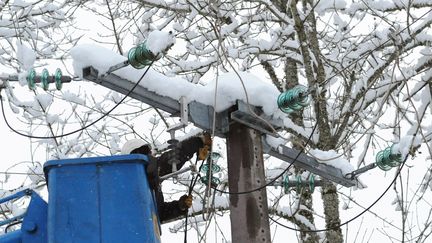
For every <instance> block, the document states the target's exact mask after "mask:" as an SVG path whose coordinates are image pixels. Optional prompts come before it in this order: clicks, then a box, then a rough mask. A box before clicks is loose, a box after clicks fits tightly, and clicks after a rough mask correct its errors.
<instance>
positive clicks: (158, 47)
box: [146, 30, 175, 55]
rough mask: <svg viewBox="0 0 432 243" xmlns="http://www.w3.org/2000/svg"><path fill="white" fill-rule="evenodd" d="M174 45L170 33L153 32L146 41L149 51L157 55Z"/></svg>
mask: <svg viewBox="0 0 432 243" xmlns="http://www.w3.org/2000/svg"><path fill="white" fill-rule="evenodd" d="M174 43H175V38H174V35H173V33H172V32H163V31H159V30H154V31H152V32H150V34H149V35H148V37H147V40H146V46H147V48H148V50H149V51H151V52H152V53H153V54H155V55H157V54H159V53H161V52H163V51H165V50H166V49H168V48H169V47H171V46H172V45H174Z"/></svg>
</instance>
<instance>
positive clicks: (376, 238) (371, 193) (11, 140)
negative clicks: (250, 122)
mask: <svg viewBox="0 0 432 243" xmlns="http://www.w3.org/2000/svg"><path fill="white" fill-rule="evenodd" d="M93 17H94V16H93V15H89V14H83V15H82V16H81V17H80V18H78V20H79V24H80V25H82V26H85V27H86V28H88V29H90V30H91V29H92V28H96V29H97V28H99V27H100V25H99V24H97V22H96V21H93ZM87 33H91V31H89V32H87ZM93 34H94V33H93ZM90 37H91V36H90V35H87V36H85V37H84V39H83V40H82V42H81V43H93V44H94V42H93V41H92V40H91V39H90ZM86 51H89V50H86ZM105 60H106V59H105ZM88 61H91V60H90V59H88ZM56 67H57V66H54V67H52V68H50V70H51V69H52V70H54V69H55V68H56ZM128 70H129V69H124V70H123V71H121V70H120V71H119V73H122V74H126V72H127V71H128ZM129 71H130V70H129ZM129 73H130V72H129ZM133 75H134V76H136V75H139V73H134V74H133ZM154 75H156V76H157V74H154ZM132 78H133V77H132ZM135 80H136V79H135ZM173 81H178V80H173ZM68 85H70V86H72V85H83V83H81V82H79V83H72V84H66V85H64V88H65V89H67V86H68ZM227 87H228V88H227V89H226V90H225V91H228V90H231V89H232V86H227ZM157 88H158V87H156V86H155V87H154V89H157ZM178 88H179V89H181V88H182V87H180V86H178ZM188 89H190V87H188ZM203 89H204V88H203ZM236 89H237V90H238V88H236ZM165 90H166V89H165ZM222 90H223V87H222ZM268 92H270V95H272V96H273V95H274V94H276V93H275V91H268ZM225 94H226V93H225ZM253 97H262V96H259V95H258V94H253ZM201 98H202V97H201ZM225 98H226V97H225ZM196 99H200V98H199V97H198V98H196ZM263 100H267V101H268V100H269V98H268V97H263ZM221 101H227V100H226V99H221ZM208 102H211V100H209V101H208ZM258 102H262V100H261V101H258ZM5 104H7V103H5ZM223 105H224V104H220V105H219V106H220V107H222V106H223ZM225 105H226V104H225ZM269 106H270V104H269ZM5 108H6V111H7V114H6V115H7V117H8V119H9V120H11V121H14V120H16V118H15V116H16V115H15V114H13V113H11V112H9V107H8V106H6V107H5ZM272 109H273V107H269V108H268V111H269V113H271V110H272ZM0 121H1V122H0V134H1V138H2V141H1V145H2V146H0V154H1V155H2V162H1V164H0V171H4V170H5V169H6V168H8V167H9V166H11V165H13V164H16V163H19V162H22V161H29V160H31V156H30V154H31V153H30V150H29V141H28V139H27V138H24V137H21V136H18V135H16V134H15V133H13V132H11V131H10V130H9V129H8V128H7V127H6V125H5V123H4V121H3V118H1V119H0ZM15 124H17V123H15ZM15 124H14V123H12V125H15ZM44 159H45V158H44V156H43V155H42V156H41V155H37V158H36V160H37V161H41V160H44ZM368 159H370V162H372V161H373V156H369V157H368ZM424 161H425V159H424V158H423V157H421V156H419V157H417V158H416V159H415V160H412V161H411V160H410V161H408V163H409V165H415V164H416V163H422V162H424ZM41 162H44V161H41ZM410 170H411V172H410V173H411V174H413V175H422V174H423V173H422V171H416V170H417V169H416V168H415V166H414V167H412V168H411V169H410ZM13 171H17V172H22V171H19V169H17V170H13ZM394 173H395V171H394V170H392V171H390V172H387V173H385V172H382V171H380V170H378V169H375V170H374V171H372V172H370V173H367V174H365V175H364V176H362V177H361V178H362V181H363V182H366V184H367V186H368V188H367V189H364V190H362V191H361V192H355V194H356V197H355V199H356V200H358V202H360V203H361V204H362V205H364V206H368V205H369V204H370V203H371V202H373V201H374V199H376V198H377V197H378V196H379V195H380V194H381V193H382V191H383V190H384V188H385V187H386V186H387V185H388V184H389V183H390V181H391V179H392V177H393V175H394ZM384 176H385V177H384ZM0 178H1V175H0ZM345 192H346V193H347V194H349V193H350V192H349V190H345ZM314 197H315V198H316V204H317V205H319V203H320V199H319V193H315V194H314ZM393 199H394V194H393V193H389V195H387V196H385V197H384V199H383V200H381V201H380V202H379V203H378V204H377V205H376V206H375V207H374V208H372V211H373V212H376V213H377V214H378V215H380V216H382V217H385V218H388V219H389V220H390V221H396V222H397V221H398V220H399V221H400V215H398V214H400V212H398V211H395V210H394V208H395V206H394V205H391V202H392V200H393ZM342 204H343V202H342ZM355 208H356V209H355V211H351V210H349V211H342V214H343V216H342V222H344V221H345V220H346V219H349V218H351V217H352V216H354V215H356V214H357V213H359V212H360V209H359V208H358V207H355ZM315 209H316V211H317V214H318V215H320V214H322V209H321V208H320V207H315ZM219 221H220V222H219ZM318 221H320V222H321V223H320V224H318V225H317V227H319V228H320V227H322V226H323V225H322V220H320V219H319V218H318ZM218 223H220V225H219V226H220V227H223V228H225V229H227V230H226V232H229V220H228V217H223V218H218ZM285 223H286V222H285ZM175 224H176V223H171V224H169V225H165V226H164V228H163V235H162V239H163V242H181V241H182V240H183V234H182V233H177V234H173V233H170V232H169V227H171V226H173V225H175ZM365 224H367V225H368V226H367V228H368V229H369V231H368V232H365V233H364V234H365V235H366V237H368V236H369V234H371V233H372V232H371V230H372V227H373V226H374V225H375V227H377V228H382V227H383V226H382V221H381V220H380V219H377V218H375V217H374V216H371V214H369V213H366V214H365V218H364V220H362V219H357V220H356V221H355V222H354V223H352V224H350V227H349V228H350V233H349V237H350V239H351V240H349V241H348V242H353V238H354V237H355V232H356V229H357V228H359V227H360V225H365ZM288 225H289V224H288ZM217 227H218V226H217V225H214V224H213V225H211V227H209V233H208V237H207V241H206V242H223V241H222V240H221V238H223V236H222V235H221V234H220V233H215V232H219V230H217ZM363 227H364V226H363ZM215 228H216V230H215ZM276 228H277V232H281V231H282V230H281V228H280V227H277V226H274V225H273V226H272V229H273V230H275V229H276ZM389 228H390V229H389V231H391V227H389ZM362 229H365V228H362ZM343 230H344V234H345V233H346V232H345V228H344V229H343ZM283 232H285V233H284V234H280V233H279V234H278V235H277V237H276V238H275V240H274V242H275V243H278V242H286V241H287V236H286V235H285V234H289V235H291V237H294V234H293V232H288V231H286V230H285V231H283ZM188 234H189V237H190V238H189V239H191V241H193V239H196V236H194V233H193V232H192V231H190V232H189V233H188ZM372 234H373V241H371V242H389V241H388V238H387V237H385V236H384V235H383V234H380V233H378V232H377V231H375V232H374V233H372ZM227 237H228V239H229V236H227ZM361 237H362V236H359V238H361ZM193 242H195V241H193ZM290 242H291V241H290ZM292 242H295V241H294V240H292ZM358 242H361V241H360V240H358Z"/></svg>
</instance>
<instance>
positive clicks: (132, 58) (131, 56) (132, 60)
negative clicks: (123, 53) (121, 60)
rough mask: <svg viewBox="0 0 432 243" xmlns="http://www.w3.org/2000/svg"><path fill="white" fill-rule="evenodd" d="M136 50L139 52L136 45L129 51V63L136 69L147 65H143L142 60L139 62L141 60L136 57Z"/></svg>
mask: <svg viewBox="0 0 432 243" xmlns="http://www.w3.org/2000/svg"><path fill="white" fill-rule="evenodd" d="M136 52H137V48H136V47H134V48H132V49H130V50H129V52H128V60H129V64H130V65H131V66H132V67H134V68H136V69H141V68H143V67H145V65H143V64H141V62H139V60H138V59H137V57H136V56H137V55H136Z"/></svg>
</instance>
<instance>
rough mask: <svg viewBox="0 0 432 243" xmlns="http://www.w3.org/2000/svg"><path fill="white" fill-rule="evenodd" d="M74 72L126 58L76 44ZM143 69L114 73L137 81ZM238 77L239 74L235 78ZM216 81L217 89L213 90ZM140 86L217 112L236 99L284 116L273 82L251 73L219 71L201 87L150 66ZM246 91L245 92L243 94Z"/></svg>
mask: <svg viewBox="0 0 432 243" xmlns="http://www.w3.org/2000/svg"><path fill="white" fill-rule="evenodd" d="M71 55H72V58H73V67H74V70H75V74H76V75H78V76H80V77H82V69H83V68H84V67H88V66H93V67H94V68H96V69H97V70H98V71H99V73H100V74H102V73H105V72H106V71H107V70H108V69H109V68H110V67H111V66H113V65H115V64H118V63H121V62H123V61H125V60H126V58H125V57H123V56H121V55H118V54H116V53H114V52H112V51H111V50H108V49H105V48H103V47H100V46H96V45H89V44H86V45H79V46H77V47H74V48H73V49H72V50H71ZM144 70H145V68H144V69H142V70H136V69H134V68H133V67H131V66H128V67H125V68H122V69H119V70H117V71H115V72H114V73H115V74H116V75H118V76H120V77H123V78H125V79H128V80H131V81H135V82H136V81H137V80H139V78H140V77H141V76H142V74H143V72H144ZM239 76H240V77H239ZM216 82H217V85H218V89H217V92H216ZM243 84H244V87H243ZM140 85H141V86H143V87H145V88H147V89H148V90H150V91H154V92H156V93H157V94H159V95H162V96H168V97H171V98H173V99H176V100H178V99H180V97H182V96H184V97H186V99H187V101H188V102H191V101H198V102H200V103H202V104H205V105H210V106H214V105H213V103H214V97H215V95H216V96H217V97H216V99H217V102H216V105H215V106H214V107H215V109H216V111H217V112H220V111H223V110H225V109H227V108H229V107H231V106H233V105H234V104H235V103H236V100H243V101H245V102H247V101H249V103H250V104H251V105H254V106H262V108H263V111H264V112H265V114H267V115H269V116H271V115H276V117H282V116H285V115H284V114H283V113H282V112H279V111H278V107H277V103H276V99H277V97H278V96H279V94H280V92H279V91H278V90H277V88H276V87H274V85H272V84H269V83H265V82H263V81H262V80H260V79H258V78H257V77H256V76H254V75H253V74H251V73H247V72H239V73H223V74H221V75H220V76H219V77H217V79H214V80H212V81H210V82H209V83H207V85H205V86H203V85H201V84H193V83H190V82H188V81H187V80H184V79H181V78H177V77H167V76H165V75H163V74H161V73H158V72H156V71H154V70H152V69H150V70H149V72H148V73H147V75H146V76H145V78H144V80H143V81H142V82H141V83H140ZM246 94H247V95H246Z"/></svg>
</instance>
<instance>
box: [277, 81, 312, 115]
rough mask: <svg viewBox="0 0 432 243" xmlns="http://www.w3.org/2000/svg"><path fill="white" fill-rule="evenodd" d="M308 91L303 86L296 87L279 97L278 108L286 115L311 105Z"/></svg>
mask: <svg viewBox="0 0 432 243" xmlns="http://www.w3.org/2000/svg"><path fill="white" fill-rule="evenodd" d="M308 94H309V93H308V89H307V87H306V86H303V85H300V84H299V85H296V86H295V87H294V88H292V89H289V90H287V91H286V92H284V93H282V94H280V95H279V97H278V99H277V104H278V107H279V109H280V110H281V111H283V112H285V113H291V112H295V111H299V110H301V109H303V108H304V107H306V106H308V105H309V95H308Z"/></svg>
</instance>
